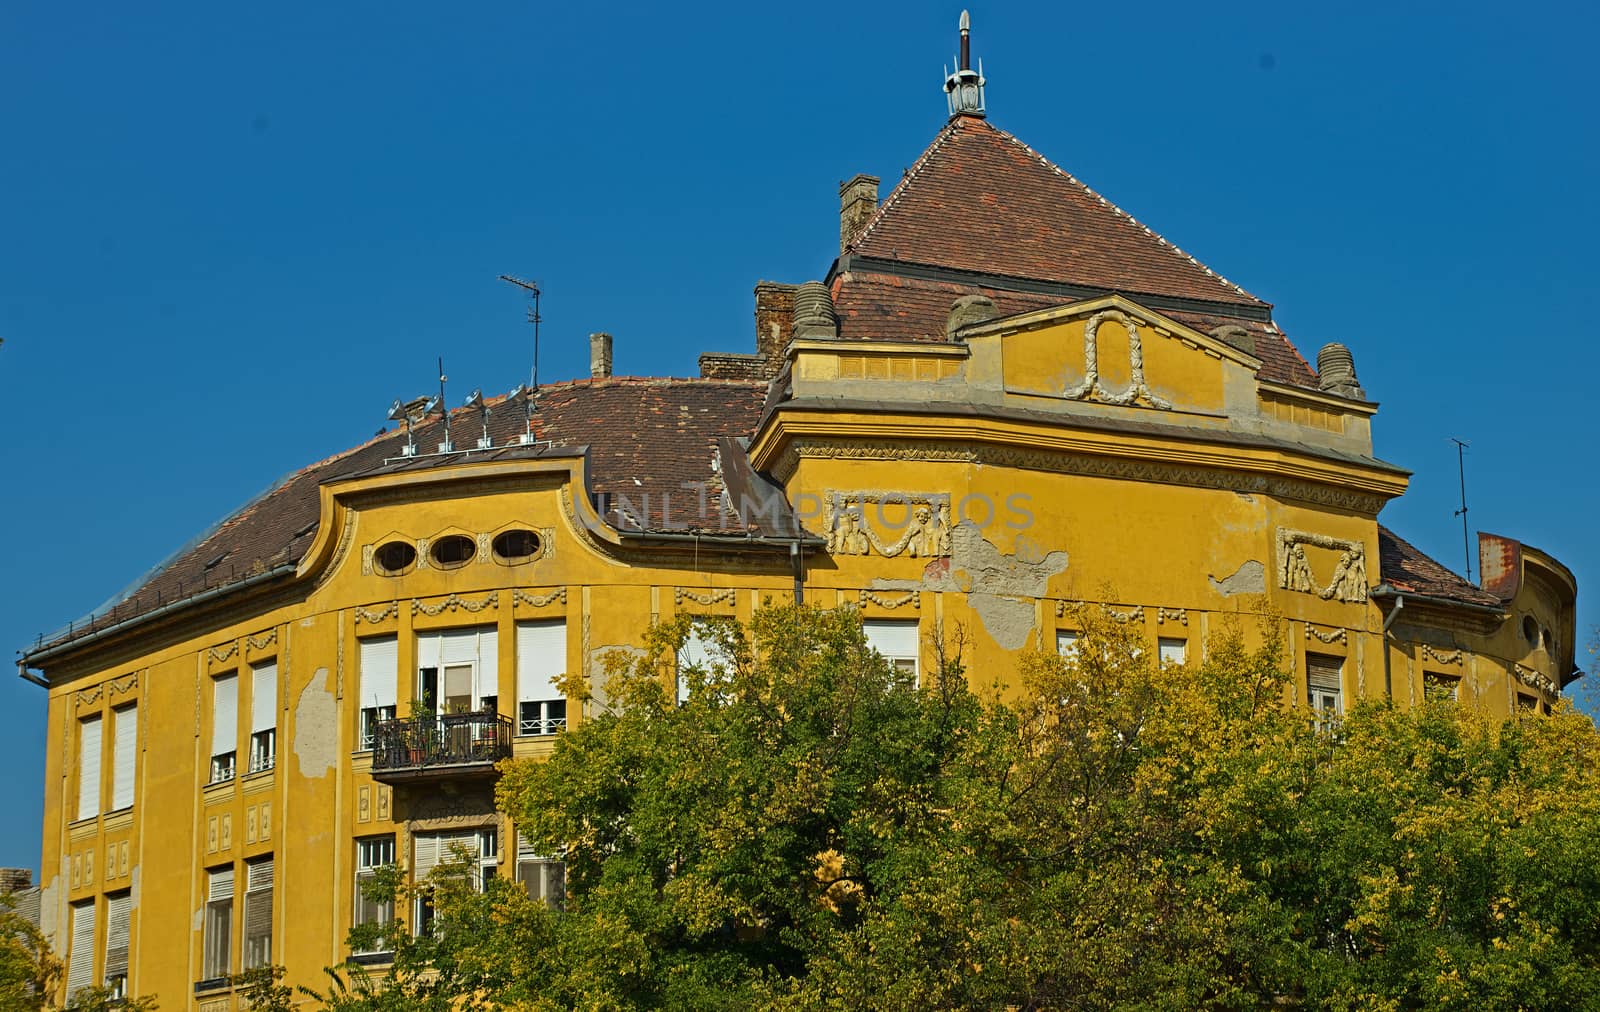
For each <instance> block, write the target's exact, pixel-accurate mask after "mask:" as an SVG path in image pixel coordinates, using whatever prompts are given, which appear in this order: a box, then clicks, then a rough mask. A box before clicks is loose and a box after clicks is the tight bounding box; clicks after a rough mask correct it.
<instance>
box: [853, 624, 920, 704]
mask: <svg viewBox="0 0 1600 1012" xmlns="http://www.w3.org/2000/svg"><path fill="white" fill-rule="evenodd" d="M861 630H862V632H864V633H866V636H867V645H868V646H870V647H871V648H872V649H874V650H876V651H877V652H878V653H880V654H882V655H883V659H884V660H886V661H888V662H889V663H890V665H892V666H893V667H894V670H895V675H896V677H897V678H898V679H899V681H900V683H901V684H902V685H905V686H907V687H909V688H916V686H917V685H918V683H919V675H920V674H921V670H920V664H919V658H920V656H921V653H922V650H921V647H920V645H919V641H918V638H917V623H915V622H890V621H886V620H882V619H868V620H867V621H865V622H863V623H861Z"/></svg>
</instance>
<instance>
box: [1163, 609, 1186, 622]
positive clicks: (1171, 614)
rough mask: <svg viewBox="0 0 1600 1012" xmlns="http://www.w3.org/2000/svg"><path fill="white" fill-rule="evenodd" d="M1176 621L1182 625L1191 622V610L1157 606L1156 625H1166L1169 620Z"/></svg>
mask: <svg viewBox="0 0 1600 1012" xmlns="http://www.w3.org/2000/svg"><path fill="white" fill-rule="evenodd" d="M1169 621H1170V622H1176V623H1178V624H1179V625H1181V626H1187V625H1188V624H1189V612H1188V610H1187V609H1184V608H1157V609H1156V625H1165V624H1166V623H1167V622H1169Z"/></svg>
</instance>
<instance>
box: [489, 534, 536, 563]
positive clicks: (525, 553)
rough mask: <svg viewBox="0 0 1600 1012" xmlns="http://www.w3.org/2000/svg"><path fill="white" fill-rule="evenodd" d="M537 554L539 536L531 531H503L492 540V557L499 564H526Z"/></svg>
mask: <svg viewBox="0 0 1600 1012" xmlns="http://www.w3.org/2000/svg"><path fill="white" fill-rule="evenodd" d="M538 554H539V535H537V534H535V533H533V532H532V531H523V530H515V531H504V532H502V533H501V534H500V535H499V536H498V537H496V538H495V539H494V556H495V558H497V559H499V560H500V561H501V562H507V563H515V562H527V561H528V560H529V559H531V558H533V557H534V556H535V555H538Z"/></svg>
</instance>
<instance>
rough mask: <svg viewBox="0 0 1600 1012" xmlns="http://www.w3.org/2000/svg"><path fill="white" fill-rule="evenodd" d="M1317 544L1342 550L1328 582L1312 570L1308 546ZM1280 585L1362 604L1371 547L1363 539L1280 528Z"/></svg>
mask: <svg viewBox="0 0 1600 1012" xmlns="http://www.w3.org/2000/svg"><path fill="white" fill-rule="evenodd" d="M1307 545H1314V546H1316V547H1318V548H1327V549H1331V550H1333V551H1336V552H1338V553H1339V562H1338V564H1337V565H1335V566H1334V569H1333V575H1332V576H1331V577H1330V578H1329V580H1328V582H1327V584H1326V585H1323V584H1322V583H1320V582H1319V581H1318V580H1317V578H1316V575H1315V574H1314V573H1312V571H1311V559H1310V557H1309V556H1308V555H1307V554H1306V546H1307ZM1278 586H1279V587H1282V588H1283V589H1284V590H1292V591H1295V592H1296V593H1300V594H1315V595H1317V596H1318V597H1320V598H1322V599H1323V600H1324V601H1329V600H1337V601H1344V602H1346V603H1348V604H1358V603H1360V602H1362V601H1365V600H1366V599H1367V549H1366V546H1364V545H1362V544H1361V542H1359V541H1346V540H1345V539H1343V538H1332V537H1329V536H1327V535H1326V534H1309V533H1307V532H1305V531H1292V530H1289V529H1287V528H1284V527H1280V528H1278Z"/></svg>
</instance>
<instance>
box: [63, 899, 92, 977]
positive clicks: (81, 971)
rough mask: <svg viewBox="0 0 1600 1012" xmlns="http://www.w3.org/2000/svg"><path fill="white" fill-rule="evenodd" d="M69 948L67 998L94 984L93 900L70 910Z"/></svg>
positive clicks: (75, 904)
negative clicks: (70, 939) (70, 940)
mask: <svg viewBox="0 0 1600 1012" xmlns="http://www.w3.org/2000/svg"><path fill="white" fill-rule="evenodd" d="M70 913H71V922H70V923H69V925H68V931H69V932H70V933H71V936H72V942H71V948H69V949H68V950H67V997H68V998H69V999H70V998H71V997H72V996H73V995H74V994H76V993H77V991H78V989H79V988H84V987H88V986H89V985H90V984H93V983H94V900H84V901H83V902H82V903H74V904H72V907H71V908H70Z"/></svg>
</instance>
